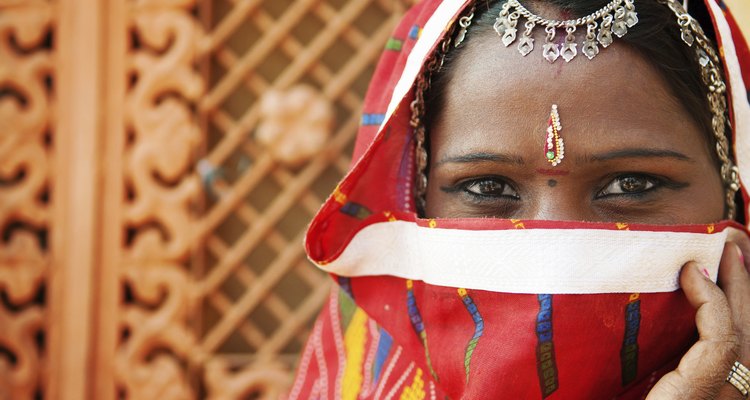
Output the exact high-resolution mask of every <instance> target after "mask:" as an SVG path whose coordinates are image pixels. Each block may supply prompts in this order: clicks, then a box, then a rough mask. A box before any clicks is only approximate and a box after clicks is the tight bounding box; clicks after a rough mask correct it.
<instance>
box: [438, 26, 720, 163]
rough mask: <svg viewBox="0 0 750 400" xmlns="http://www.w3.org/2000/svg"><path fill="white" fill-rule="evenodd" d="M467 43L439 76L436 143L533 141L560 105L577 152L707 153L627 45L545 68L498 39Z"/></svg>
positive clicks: (701, 138) (686, 117)
mask: <svg viewBox="0 0 750 400" xmlns="http://www.w3.org/2000/svg"><path fill="white" fill-rule="evenodd" d="M493 33H494V32H493ZM472 39H474V40H473V41H472V43H471V44H470V45H469V46H467V47H466V48H465V49H462V50H463V51H462V52H460V53H459V54H458V55H457V57H456V59H455V60H454V62H453V63H452V64H451V67H450V68H451V70H450V71H443V72H442V73H448V74H450V76H449V79H448V81H447V82H446V85H445V86H444V93H442V94H441V95H442V96H443V99H444V100H443V101H442V104H441V107H442V109H441V110H434V112H436V114H435V116H434V118H433V121H434V123H433V126H434V127H435V128H438V129H433V130H432V131H431V132H430V136H431V140H433V143H435V144H436V145H448V146H450V147H451V149H452V150H457V149H459V148H467V147H471V148H474V149H476V146H477V145H478V144H481V147H484V148H485V150H489V147H492V146H496V145H499V146H503V147H507V146H509V145H511V144H513V143H516V145H517V146H521V144H522V142H520V140H521V139H524V138H526V137H528V138H529V139H530V140H531V141H532V142H533V143H536V141H538V140H542V139H543V134H540V133H539V132H542V133H543V132H544V131H545V129H546V123H547V118H548V117H549V112H550V107H551V105H552V104H557V105H558V107H559V110H560V115H561V118H562V120H563V124H564V126H565V131H566V134H567V139H566V141H569V143H570V144H571V145H574V144H575V146H576V148H575V150H573V151H575V152H577V153H578V152H580V151H584V152H595V151H598V150H603V149H604V148H606V149H613V148H617V147H628V146H631V147H634V146H637V147H642V146H645V145H649V146H654V147H660V148H675V149H677V148H680V149H683V151H685V152H690V153H693V156H696V157H697V156H698V155H703V153H707V150H706V149H707V147H708V146H706V143H705V135H703V134H702V133H701V131H700V128H699V127H698V125H697V123H696V122H695V120H694V118H692V117H691V115H690V114H689V113H688V112H687V111H685V109H684V108H683V107H682V105H681V102H680V101H678V100H677V99H676V98H675V97H674V96H673V95H672V94H671V92H670V88H669V86H668V84H667V83H666V82H665V81H664V79H663V78H662V77H661V75H660V73H659V72H658V71H657V69H656V68H655V67H654V66H652V65H651V64H650V63H649V62H648V61H647V60H645V59H644V58H643V57H642V56H641V55H640V54H639V53H638V52H637V51H635V50H633V49H631V48H630V47H628V46H627V45H623V44H615V45H612V46H610V47H609V48H607V49H606V51H602V52H601V54H599V56H598V57H596V58H595V59H594V60H588V59H586V58H584V57H578V58H576V59H574V60H572V61H571V62H569V63H564V62H557V63H554V64H550V63H548V62H547V61H545V60H543V59H542V58H541V56H539V55H538V54H536V55H537V56H538V57H535V56H534V55H535V54H533V53H532V54H530V55H529V56H527V57H523V56H521V55H520V54H519V53H518V51H517V50H516V49H515V48H512V47H509V48H506V47H505V46H503V44H502V42H501V41H500V40H499V38H498V37H497V35H477V36H476V37H474V38H472ZM428 112H431V111H430V110H428ZM516 145H514V146H516ZM518 149H519V150H520V149H521V147H518ZM571 149H572V148H571ZM697 158H701V159H708V158H706V157H697Z"/></svg>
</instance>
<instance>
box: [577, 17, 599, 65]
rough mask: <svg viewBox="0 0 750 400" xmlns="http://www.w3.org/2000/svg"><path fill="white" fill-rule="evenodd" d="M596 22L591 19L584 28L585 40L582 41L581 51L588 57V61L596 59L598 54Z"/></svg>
mask: <svg viewBox="0 0 750 400" xmlns="http://www.w3.org/2000/svg"><path fill="white" fill-rule="evenodd" d="M595 32H596V21H594V20H593V19H591V20H589V21H588V25H587V27H586V40H584V41H583V48H582V49H581V51H582V52H583V54H585V55H586V57H588V59H589V60H591V59H592V58H594V57H596V55H597V54H599V46H598V45H597V44H596V35H595Z"/></svg>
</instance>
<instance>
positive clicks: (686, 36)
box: [677, 14, 695, 47]
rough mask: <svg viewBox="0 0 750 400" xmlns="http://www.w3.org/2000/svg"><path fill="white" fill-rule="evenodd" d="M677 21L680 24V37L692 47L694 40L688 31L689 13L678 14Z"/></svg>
mask: <svg viewBox="0 0 750 400" xmlns="http://www.w3.org/2000/svg"><path fill="white" fill-rule="evenodd" d="M677 23H678V24H679V25H680V31H681V32H680V37H681V38H682V41H683V42H685V44H686V45H688V46H690V47H692V46H693V43H694V42H695V36H693V32H691V31H690V15H688V14H682V15H680V16H679V19H678V20H677Z"/></svg>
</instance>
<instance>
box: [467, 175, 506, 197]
mask: <svg viewBox="0 0 750 400" xmlns="http://www.w3.org/2000/svg"><path fill="white" fill-rule="evenodd" d="M464 190H465V191H466V192H468V193H470V194H472V195H475V196H483V197H501V196H508V197H513V198H518V193H516V191H515V190H514V189H513V188H512V187H511V186H510V185H509V184H508V183H506V182H503V181H501V180H498V179H478V180H475V181H471V182H468V183H467V184H466V185H465V186H464Z"/></svg>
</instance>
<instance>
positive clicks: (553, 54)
mask: <svg viewBox="0 0 750 400" xmlns="http://www.w3.org/2000/svg"><path fill="white" fill-rule="evenodd" d="M559 57H560V48H559V47H557V44H555V43H545V44H544V58H545V59H546V60H547V61H549V62H551V63H553V62H555V61H557V59H558V58H559Z"/></svg>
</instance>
